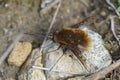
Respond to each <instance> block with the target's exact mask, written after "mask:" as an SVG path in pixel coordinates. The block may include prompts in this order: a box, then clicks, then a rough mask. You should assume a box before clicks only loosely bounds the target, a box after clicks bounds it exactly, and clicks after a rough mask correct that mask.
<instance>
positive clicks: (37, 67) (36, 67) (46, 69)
mask: <svg viewBox="0 0 120 80" xmlns="http://www.w3.org/2000/svg"><path fill="white" fill-rule="evenodd" d="M32 68H34V69H40V70H45V71H50V72H56V73H66V74H72V75H79V76H84V75H86V74H81V75H80V74H79V73H73V72H64V71H59V70H50V68H43V67H39V66H32Z"/></svg>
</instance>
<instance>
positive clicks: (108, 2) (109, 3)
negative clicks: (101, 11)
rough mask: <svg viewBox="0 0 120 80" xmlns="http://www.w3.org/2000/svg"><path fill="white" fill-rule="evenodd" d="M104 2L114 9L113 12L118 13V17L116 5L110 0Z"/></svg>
mask: <svg viewBox="0 0 120 80" xmlns="http://www.w3.org/2000/svg"><path fill="white" fill-rule="evenodd" d="M106 3H107V4H108V5H110V6H111V7H112V8H113V9H114V10H115V13H116V14H117V15H118V17H119V18H120V13H119V12H118V11H117V9H116V7H115V6H114V5H113V4H112V3H111V2H110V0H106Z"/></svg>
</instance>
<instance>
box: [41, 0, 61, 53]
mask: <svg viewBox="0 0 120 80" xmlns="http://www.w3.org/2000/svg"><path fill="white" fill-rule="evenodd" d="M61 1H62V0H60V1H59V4H58V7H57V9H56V11H55V14H54V16H53V19H52V22H51V24H50V26H49V29H48V31H47V33H46V35H45V38H44V40H43V43H42V45H41V48H40V53H41V52H42V50H43V48H44V44H45V42H46V40H47V38H48V35H49V33H50V31H51V29H52V27H53V24H54V22H55V19H56V17H57V14H58V11H59V8H60V6H61Z"/></svg>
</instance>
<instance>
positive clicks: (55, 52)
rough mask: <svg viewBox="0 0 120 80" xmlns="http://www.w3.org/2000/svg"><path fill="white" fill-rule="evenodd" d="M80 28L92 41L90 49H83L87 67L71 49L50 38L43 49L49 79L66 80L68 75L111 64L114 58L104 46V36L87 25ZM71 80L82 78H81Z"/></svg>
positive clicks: (83, 73) (88, 71)
mask: <svg viewBox="0 0 120 80" xmlns="http://www.w3.org/2000/svg"><path fill="white" fill-rule="evenodd" d="M80 29H82V30H84V31H85V32H87V33H88V35H89V36H90V37H91V41H92V43H91V47H90V49H89V50H87V51H81V53H82V55H83V56H84V57H85V58H86V68H85V67H84V66H83V65H82V63H81V62H80V61H79V60H78V59H77V58H76V56H74V53H73V52H72V51H71V50H69V49H68V50H66V51H63V49H62V48H58V47H59V46H60V45H59V44H58V43H55V42H53V41H51V40H48V41H46V44H45V45H44V50H43V53H45V54H46V58H45V63H44V66H45V68H48V69H49V70H50V71H46V77H47V79H48V80H65V78H66V77H69V76H73V75H75V74H79V75H87V74H91V73H94V72H97V71H99V70H101V69H102V68H104V67H106V66H108V65H110V64H111V61H112V59H111V57H110V54H109V52H108V51H107V49H106V48H105V47H104V43H103V40H102V37H101V36H100V35H99V34H98V33H96V32H94V31H92V30H90V29H88V28H86V27H85V26H83V27H81V28H80ZM70 80H80V78H78V79H76V78H73V79H70Z"/></svg>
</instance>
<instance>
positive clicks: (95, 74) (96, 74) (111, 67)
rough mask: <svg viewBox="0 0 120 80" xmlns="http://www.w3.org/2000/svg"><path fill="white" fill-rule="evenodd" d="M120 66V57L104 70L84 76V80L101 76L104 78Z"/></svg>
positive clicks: (92, 79)
mask: <svg viewBox="0 0 120 80" xmlns="http://www.w3.org/2000/svg"><path fill="white" fill-rule="evenodd" d="M119 66H120V59H119V60H118V61H116V62H115V63H113V64H111V65H110V66H108V67H106V68H104V69H103V70H101V71H99V72H96V73H94V74H92V75H90V76H88V77H86V78H83V80H99V79H101V78H104V77H105V75H106V74H108V73H110V72H111V71H112V70H114V69H116V68H117V67H119Z"/></svg>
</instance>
